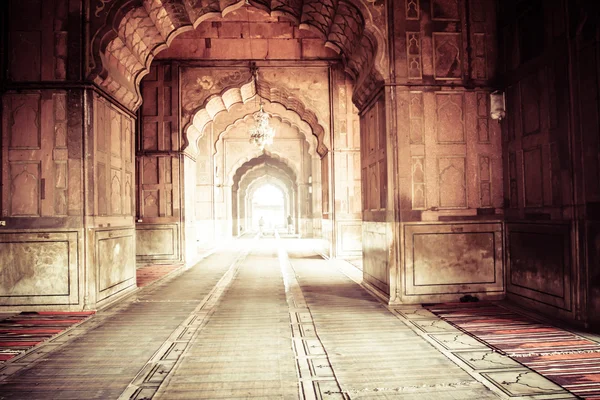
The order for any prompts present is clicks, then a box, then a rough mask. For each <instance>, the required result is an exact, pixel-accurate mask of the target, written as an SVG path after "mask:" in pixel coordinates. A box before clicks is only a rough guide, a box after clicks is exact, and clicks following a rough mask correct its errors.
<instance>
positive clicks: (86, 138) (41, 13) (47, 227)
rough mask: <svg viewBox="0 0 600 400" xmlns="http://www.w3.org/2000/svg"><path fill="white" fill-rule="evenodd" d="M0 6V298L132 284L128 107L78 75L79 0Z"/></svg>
mask: <svg viewBox="0 0 600 400" xmlns="http://www.w3.org/2000/svg"><path fill="white" fill-rule="evenodd" d="M1 7H2V12H1V14H2V15H3V18H4V21H3V23H2V26H3V27H5V29H3V32H2V34H3V35H6V34H7V35H8V37H5V38H4V39H6V40H2V44H3V46H4V45H6V46H7V47H4V48H3V54H11V56H10V58H7V60H8V64H7V65H2V68H1V70H2V71H3V75H2V80H3V82H2V93H1V95H2V127H1V129H2V186H1V199H2V219H1V220H2V221H3V223H2V225H0V262H1V263H2V265H3V266H4V267H5V268H4V270H3V273H2V277H1V278H0V305H1V306H3V307H8V308H10V309H13V310H14V309H16V308H18V309H21V310H27V309H32V308H35V309H36V310H39V309H44V308H48V309H54V310H56V309H65V310H80V309H84V308H88V309H93V308H96V307H98V306H101V305H103V304H106V303H108V302H110V301H112V300H113V299H115V298H117V297H118V296H120V295H122V294H125V293H127V292H128V291H129V290H131V289H133V288H135V228H134V210H135V207H134V187H135V171H134V165H135V164H134V152H133V149H134V128H135V126H134V125H135V116H134V115H133V114H132V113H131V112H130V111H128V110H127V109H125V108H123V107H121V106H120V105H119V104H117V103H115V102H114V101H112V100H111V99H109V98H107V97H106V96H104V94H103V93H101V92H98V91H97V90H96V89H95V88H94V87H93V86H91V85H89V84H88V83H87V82H86V81H85V77H84V75H83V71H82V68H81V66H82V65H83V59H84V57H83V54H84V53H82V51H85V50H86V44H83V43H82V42H81V40H82V38H81V26H82V23H83V16H84V11H85V10H84V9H83V8H82V2H81V1H75V0H48V1H37V2H22V1H13V0H11V1H6V2H2V5H1ZM3 60H4V58H3ZM4 71H6V75H5V74H4Z"/></svg>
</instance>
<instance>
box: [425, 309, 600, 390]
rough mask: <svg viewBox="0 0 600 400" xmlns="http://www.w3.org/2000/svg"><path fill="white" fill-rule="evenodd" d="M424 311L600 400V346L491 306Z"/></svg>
mask: <svg viewBox="0 0 600 400" xmlns="http://www.w3.org/2000/svg"><path fill="white" fill-rule="evenodd" d="M426 308H427V309H428V310H429V311H431V312H432V313H434V314H436V315H438V316H439V317H441V318H442V319H444V320H445V321H447V322H449V323H450V324H452V325H454V326H456V327H457V328H459V329H461V330H462V331H464V332H465V333H467V334H469V335H470V336H472V337H474V338H476V339H478V340H480V341H482V342H484V343H486V344H487V345H489V346H490V347H493V348H495V349H496V350H498V351H499V352H500V353H502V354H505V355H507V356H509V357H511V358H513V359H515V360H517V361H518V362H520V363H521V364H523V365H525V366H527V367H529V368H531V369H532V370H534V371H536V372H537V373H539V374H541V375H543V376H545V377H546V378H548V379H550V380H551V381H553V382H554V383H556V384H558V385H560V386H562V387H564V388H565V389H567V390H569V391H570V392H571V393H573V394H575V395H576V396H579V397H581V398H584V399H590V400H591V399H596V400H600V344H599V343H597V342H594V341H592V340H589V339H587V338H585V337H582V336H580V335H577V334H575V333H573V332H569V331H566V330H564V329H560V328H557V327H554V326H552V325H548V324H544V323H541V322H538V321H535V320H532V319H531V318H528V317H526V316H524V315H521V314H518V313H516V312H514V311H511V310H508V309H506V308H503V307H501V306H498V305H495V304H491V303H486V302H480V303H449V304H436V305H430V306H427V307H426Z"/></svg>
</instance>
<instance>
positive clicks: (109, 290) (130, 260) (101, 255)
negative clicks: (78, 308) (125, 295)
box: [94, 229, 135, 302]
mask: <svg viewBox="0 0 600 400" xmlns="http://www.w3.org/2000/svg"><path fill="white" fill-rule="evenodd" d="M95 233H96V235H95V237H96V242H95V246H94V248H95V249H96V260H97V261H96V271H97V272H96V276H97V278H96V291H97V294H96V296H97V301H98V302H102V300H105V299H107V298H108V297H111V296H114V295H115V294H117V293H119V292H121V291H123V290H125V289H127V288H129V287H131V286H133V285H135V254H134V252H135V248H134V247H135V239H134V230H133V229H119V230H98V231H96V232H95Z"/></svg>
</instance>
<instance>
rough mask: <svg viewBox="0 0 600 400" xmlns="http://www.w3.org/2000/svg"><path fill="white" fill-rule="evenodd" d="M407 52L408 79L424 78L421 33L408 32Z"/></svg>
mask: <svg viewBox="0 0 600 400" xmlns="http://www.w3.org/2000/svg"><path fill="white" fill-rule="evenodd" d="M406 53H407V58H408V61H407V63H408V79H422V78H423V71H422V68H421V34H420V33H419V32H406Z"/></svg>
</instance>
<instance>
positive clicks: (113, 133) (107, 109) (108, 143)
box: [94, 95, 135, 217]
mask: <svg viewBox="0 0 600 400" xmlns="http://www.w3.org/2000/svg"><path fill="white" fill-rule="evenodd" d="M94 133H95V135H94V138H95V141H94V145H95V146H94V147H95V150H96V151H95V153H94V164H95V165H94V169H95V171H97V175H96V179H95V189H96V190H95V193H96V197H95V202H94V203H95V210H94V214H96V215H99V216H106V217H108V216H123V215H127V216H132V215H133V209H134V204H133V199H134V197H133V192H132V190H133V176H134V172H135V171H134V163H133V142H134V141H133V119H132V118H131V117H130V116H128V115H126V114H124V113H123V112H122V111H120V110H118V109H117V108H115V107H114V106H112V105H111V104H110V103H109V102H107V101H106V100H105V99H104V98H102V97H99V96H97V95H95V96H94Z"/></svg>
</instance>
